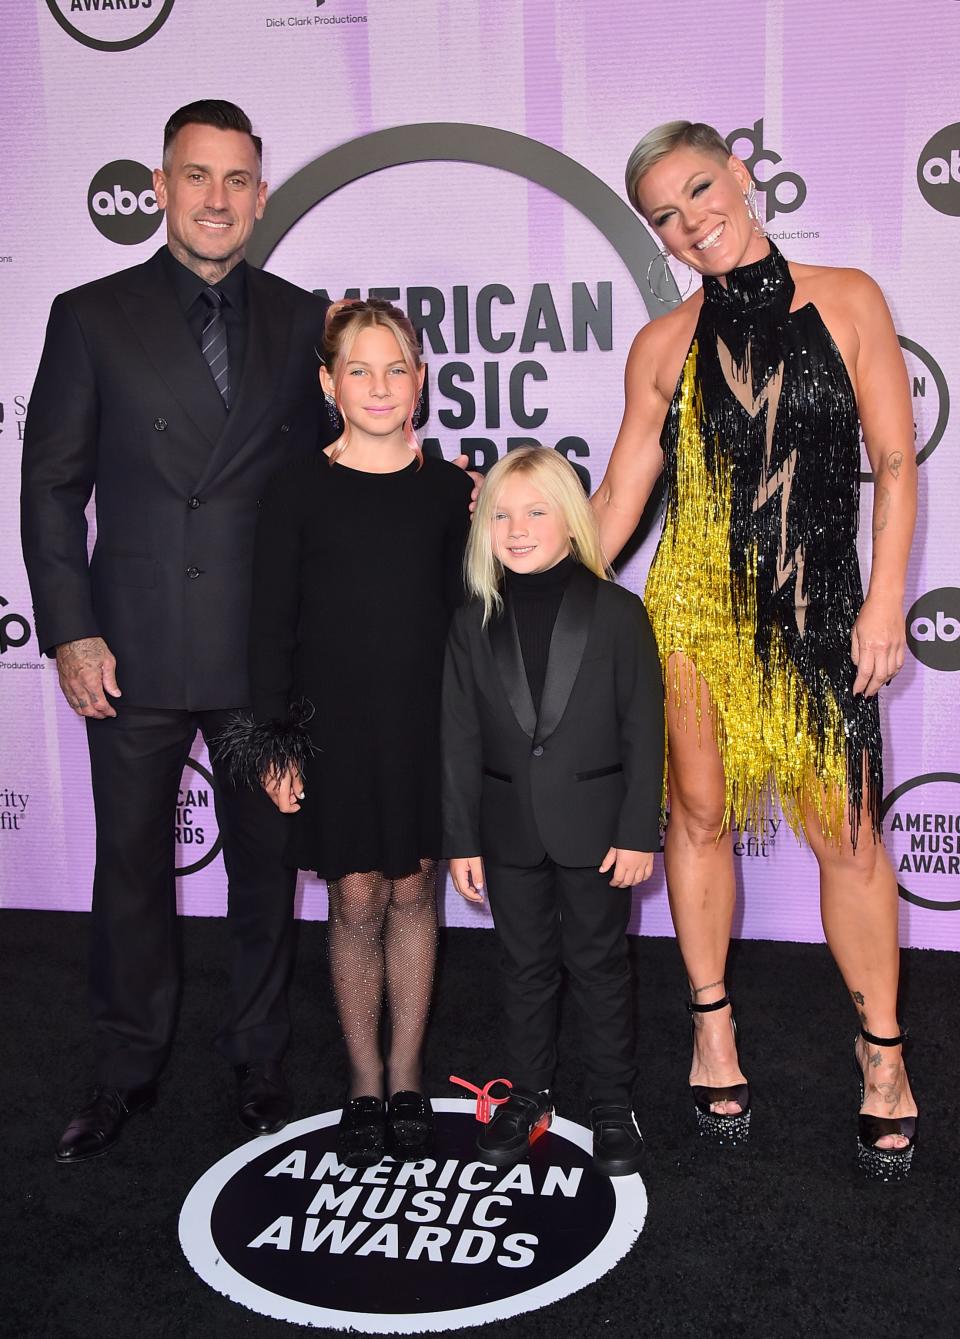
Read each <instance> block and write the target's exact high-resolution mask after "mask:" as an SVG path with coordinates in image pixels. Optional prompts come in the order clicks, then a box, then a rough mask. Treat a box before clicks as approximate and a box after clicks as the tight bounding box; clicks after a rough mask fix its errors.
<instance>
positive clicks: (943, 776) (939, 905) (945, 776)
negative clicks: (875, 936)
mask: <svg viewBox="0 0 960 1339" xmlns="http://www.w3.org/2000/svg"><path fill="white" fill-rule="evenodd" d="M938 781H947V782H951V781H952V782H953V783H954V785H957V786H960V773H958V772H925V773H924V775H923V776H915V777H914V778H913V780H912V781H904V782H903V784H902V785H899V786H895V787H894V789H893V790H892V791H891V792H890V794H889V795H888V796H887V798H886V799H885V800H884V802H883V808H882V809H881V810H880V817H881V818H886V816H887V814H888V812H889V811H890V809H891V808H892V807H893V805H894V803H895V802H896V801H897V800H899V798H900V796H901V795H906V793H907V791H910V790H916V788H917V787H918V786H927V785H933V784H935V783H936V782H938ZM897 888H898V889H899V890H900V896H901V897H902V898H903V900H904V901H905V902H912V903H913V905H914V906H915V907H926V909H927V910H928V911H960V901H956V902H934V901H932V900H931V899H930V898H929V897H920V895H919V894H918V893H911V892H910V890H909V889H908V888H904V886H903V884H902V883H900V882H898V883H897Z"/></svg>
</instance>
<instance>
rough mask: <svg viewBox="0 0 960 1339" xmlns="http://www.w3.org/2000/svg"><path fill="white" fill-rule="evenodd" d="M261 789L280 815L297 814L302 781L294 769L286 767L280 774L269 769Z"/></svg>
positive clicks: (301, 795) (302, 792) (302, 796)
mask: <svg viewBox="0 0 960 1339" xmlns="http://www.w3.org/2000/svg"><path fill="white" fill-rule="evenodd" d="M263 788H264V790H265V791H266V792H267V794H268V795H269V796H270V798H271V800H273V802H274V804H275V805H276V806H277V808H278V809H279V810H280V812H281V814H295V813H298V812H299V809H300V801H301V800H302V799H303V798H304V791H303V780H302V778H301V776H300V773H299V772H298V771H297V769H296V767H288V768H287V770H286V771H285V772H280V773H277V772H275V771H273V770H272V769H271V771H269V772H267V774H266V776H265V777H264V778H263Z"/></svg>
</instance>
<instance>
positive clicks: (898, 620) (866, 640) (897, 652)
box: [850, 595, 906, 697]
mask: <svg viewBox="0 0 960 1339" xmlns="http://www.w3.org/2000/svg"><path fill="white" fill-rule="evenodd" d="M905 654H906V628H905V625H904V620H903V605H902V604H901V603H900V601H899V600H897V599H889V598H885V597H882V596H880V595H868V596H867V598H866V599H865V600H864V602H863V605H862V607H861V609H860V613H859V614H858V616H857V621H856V623H854V625H853V632H852V633H851V635H850V656H851V658H852V660H853V663H854V664H855V665H856V667H857V677H856V679H855V680H854V684H853V692H854V696H856V695H857V694H859V693H863V695H864V697H874V696H875V695H876V693H877V692H878V690H879V689H881V688H882V687H883V685H884V684H885V683H889V682H890V680H891V679H892V678H893V676H894V675H895V674H897V673H899V671H900V670H901V669H902V668H903V660H904V656H905Z"/></svg>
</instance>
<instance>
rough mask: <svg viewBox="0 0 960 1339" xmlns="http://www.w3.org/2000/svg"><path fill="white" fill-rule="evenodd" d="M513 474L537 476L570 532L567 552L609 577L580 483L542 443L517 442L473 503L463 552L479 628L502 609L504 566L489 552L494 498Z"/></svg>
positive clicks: (567, 464) (569, 467)
mask: <svg viewBox="0 0 960 1339" xmlns="http://www.w3.org/2000/svg"><path fill="white" fill-rule="evenodd" d="M516 474H521V475H527V476H529V478H530V479H531V480H535V481H536V484H537V486H538V488H540V489H541V490H542V492H543V496H544V500H545V501H547V502H550V503H551V504H552V505H553V506H554V507H556V509H557V511H558V512H559V513H560V515H561V516H562V517H563V521H564V525H565V526H566V528H567V530H568V531H569V533H570V552H571V553H572V555H573V557H574V558H575V559H576V561H577V562H578V563H582V564H583V566H584V567H586V568H588V569H589V571H591V572H592V573H593V574H594V576H597V577H600V579H601V580H602V581H607V580H609V578H610V570H609V568H608V566H607V564H606V562H605V561H604V557H603V552H602V550H601V548H600V532H599V530H598V529H597V518H596V516H595V515H594V512H593V508H592V507H591V506H590V502H589V499H588V498H587V495H586V493H585V492H584V491H583V485H582V484H581V483H580V479H579V477H578V475H577V472H576V470H575V469H574V468H573V466H572V465H571V464H570V462H569V461H568V460H567V459H566V458H565V457H564V456H561V455H560V454H559V452H557V451H554V450H553V449H552V448H550V447H545V446H521V447H518V448H517V450H516V451H510V452H508V453H507V455H505V456H504V457H502V459H500V460H498V461H497V463H496V465H494V467H493V469H492V470H491V471H490V473H489V474H488V475H487V477H486V478H485V479H484V481H483V487H482V488H481V489H480V494H479V496H478V498H477V507H476V511H475V512H474V516H473V525H472V526H471V527H470V538H469V540H468V541H467V552H466V555H465V557H464V564H463V567H464V575H465V577H466V583H467V590H468V591H469V593H470V594H471V595H472V596H473V597H474V598H475V599H477V600H482V601H483V626H484V627H486V625H487V623H488V622H489V621H490V618H491V617H492V615H493V614H494V613H499V612H500V610H501V609H502V608H503V596H502V595H501V593H500V588H501V585H502V583H503V564H502V563H501V562H500V559H499V558H498V557H497V556H496V554H495V553H494V551H493V534H492V522H493V517H494V513H495V512H496V508H497V502H498V501H499V499H500V494H501V493H502V492H503V488H504V485H505V484H506V482H507V480H508V479H510V478H512V477H513V476H514V475H516Z"/></svg>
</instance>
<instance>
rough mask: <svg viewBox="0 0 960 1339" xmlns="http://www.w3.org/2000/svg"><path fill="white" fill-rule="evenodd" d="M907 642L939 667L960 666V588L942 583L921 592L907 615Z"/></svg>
mask: <svg viewBox="0 0 960 1339" xmlns="http://www.w3.org/2000/svg"><path fill="white" fill-rule="evenodd" d="M907 642H908V643H909V646H910V650H911V651H912V652H913V654H914V655H915V656H916V657H917V659H918V660H919V661H920V662H921V664H924V665H929V667H930V668H931V669H935V670H960V590H958V589H957V588H956V586H940V587H939V589H937V590H932V591H930V592H928V594H926V595H921V597H920V599H919V600H918V601H917V602H916V604H915V605H914V606H913V608H912V609H911V610H910V612H909V614H908V615H907Z"/></svg>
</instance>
